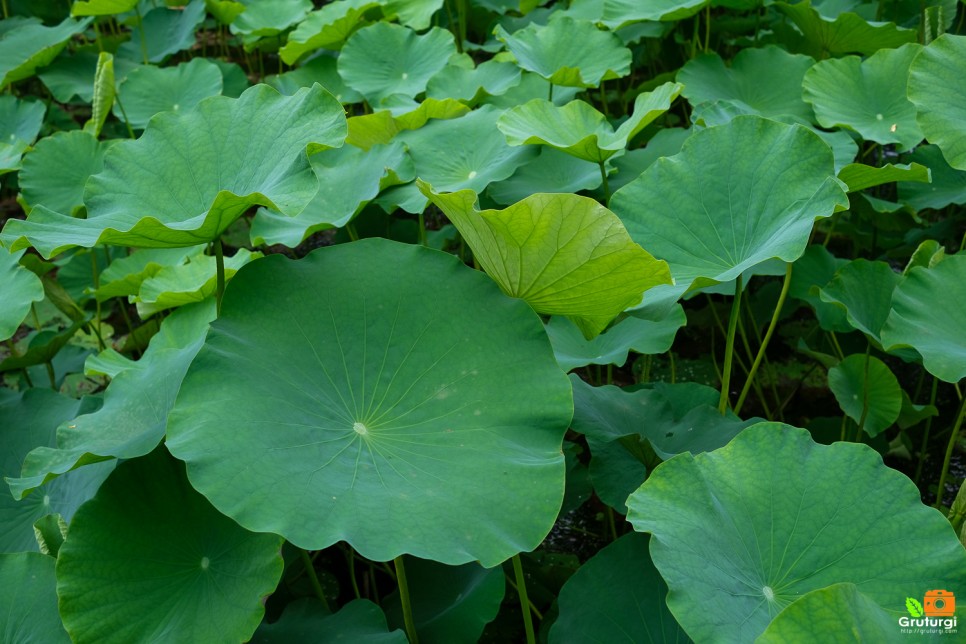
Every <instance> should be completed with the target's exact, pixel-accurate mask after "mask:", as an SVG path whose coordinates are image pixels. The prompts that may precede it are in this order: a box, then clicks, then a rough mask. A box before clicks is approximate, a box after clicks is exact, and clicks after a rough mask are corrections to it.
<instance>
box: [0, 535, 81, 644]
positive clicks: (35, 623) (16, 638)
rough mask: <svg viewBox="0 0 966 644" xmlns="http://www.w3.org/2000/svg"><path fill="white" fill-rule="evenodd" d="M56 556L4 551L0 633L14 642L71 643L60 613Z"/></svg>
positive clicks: (1, 556) (0, 562)
mask: <svg viewBox="0 0 966 644" xmlns="http://www.w3.org/2000/svg"><path fill="white" fill-rule="evenodd" d="M54 563H55V560H54V558H53V557H48V556H47V555H42V554H40V553H38V552H18V553H16V554H9V555H5V554H0V607H3V609H2V610H0V633H3V641H4V642H9V643H10V644H61V643H64V644H67V643H69V642H70V637H68V635H67V631H65V630H64V627H63V626H62V625H61V622H60V615H59V614H58V613H57V591H56V588H57V579H56V577H55V576H54Z"/></svg>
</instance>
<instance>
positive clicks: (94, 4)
mask: <svg viewBox="0 0 966 644" xmlns="http://www.w3.org/2000/svg"><path fill="white" fill-rule="evenodd" d="M137 4H138V0H80V1H78V2H75V3H73V5H71V8H70V14H71V15H72V16H113V15H117V14H119V13H127V12H128V11H132V10H133V9H134V8H135V7H136V6H137Z"/></svg>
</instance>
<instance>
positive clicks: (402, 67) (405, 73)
mask: <svg viewBox="0 0 966 644" xmlns="http://www.w3.org/2000/svg"><path fill="white" fill-rule="evenodd" d="M455 53H456V45H455V44H454V42H453V34H451V33H450V32H448V31H445V30H443V29H440V28H439V27H433V28H432V29H430V30H429V31H428V32H426V33H425V34H417V33H416V32H415V31H413V30H412V29H409V28H408V27H402V26H400V25H394V24H391V23H388V22H378V23H376V24H374V25H370V26H368V27H364V28H362V29H360V30H359V31H357V32H356V33H354V34H353V35H352V37H351V38H349V41H348V42H347V43H346V44H345V46H344V47H343V48H342V53H341V54H340V55H339V63H338V65H339V75H340V76H342V79H343V80H344V81H345V83H346V85H348V86H349V87H351V88H352V89H354V90H356V91H357V92H359V93H360V94H362V95H363V96H365V97H366V100H367V101H369V103H370V104H372V105H378V104H379V102H380V101H381V100H382V99H384V98H387V97H389V96H391V95H393V94H402V95H403V96H408V97H410V98H414V97H415V96H416V95H417V94H419V93H421V92H422V91H423V90H425V89H426V83H428V82H429V79H430V78H432V77H433V76H434V75H435V74H436V72H438V71H439V70H441V69H442V68H443V67H445V66H446V60H447V59H448V58H449V57H450V56H451V55H453V54H455Z"/></svg>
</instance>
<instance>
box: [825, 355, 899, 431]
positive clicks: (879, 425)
mask: <svg viewBox="0 0 966 644" xmlns="http://www.w3.org/2000/svg"><path fill="white" fill-rule="evenodd" d="M828 387H829V389H831V390H832V393H833V394H834V395H835V399H836V400H838V402H839V406H840V407H841V408H842V411H844V412H845V414H846V415H847V416H848V417H849V418H851V419H852V420H854V421H855V422H856V423H858V424H860V426H861V427H862V429H863V430H865V433H867V434H868V435H869V436H873V437H874V436H878V435H879V434H881V433H882V432H883V431H885V430H886V429H888V428H889V427H890V426H892V424H893V423H894V422H896V420H897V419H898V418H899V411H900V410H901V409H902V389H901V388H900V387H899V381H898V380H896V377H895V375H894V374H893V373H892V371H890V370H889V367H887V366H886V365H885V363H884V362H882V361H881V360H879V359H878V358H876V357H874V356H863V355H861V354H858V353H855V354H852V355H850V356H848V357H847V358H845V360H842V361H841V362H839V363H838V364H837V365H835V366H834V367H832V368H831V369H829V370H828Z"/></svg>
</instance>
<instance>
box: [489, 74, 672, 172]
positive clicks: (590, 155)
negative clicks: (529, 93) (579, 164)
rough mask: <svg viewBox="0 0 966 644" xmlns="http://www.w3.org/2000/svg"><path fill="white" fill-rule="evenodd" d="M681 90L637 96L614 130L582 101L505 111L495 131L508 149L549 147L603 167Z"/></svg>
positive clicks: (538, 103) (668, 86)
mask: <svg viewBox="0 0 966 644" xmlns="http://www.w3.org/2000/svg"><path fill="white" fill-rule="evenodd" d="M682 87H683V85H681V84H680V83H665V84H664V85H661V86H660V87H658V88H657V89H656V90H654V91H653V92H645V93H643V94H640V95H638V97H637V99H635V101H634V113H633V115H632V116H631V117H630V118H629V119H627V120H626V121H624V123H622V124H621V126H620V127H619V128H617V130H614V128H613V127H612V126H611V125H610V123H608V122H607V119H606V118H605V117H604V115H603V114H601V113H600V112H598V111H597V110H596V109H594V108H593V107H591V106H590V105H588V104H587V103H585V102H584V101H571V102H570V103H567V104H566V105H564V106H563V107H557V106H556V105H554V104H553V103H551V102H550V101H544V100H541V99H535V100H532V101H530V102H529V103H526V104H524V105H521V106H519V107H515V108H513V109H511V110H507V111H506V112H505V113H504V114H503V115H502V116H501V117H500V120H499V121H497V127H499V128H500V131H501V132H503V134H504V135H505V136H506V138H507V142H508V143H509V144H510V145H526V144H528V143H537V144H541V145H548V146H550V147H553V148H556V149H558V150H561V151H563V152H566V153H567V154H572V155H573V156H575V157H577V158H579V159H585V160H587V161H592V162H594V163H603V162H604V161H606V160H607V159H609V158H610V157H612V156H613V155H614V154H616V153H617V152H619V151H621V150H623V149H624V148H625V147H627V143H628V141H630V139H631V138H632V137H633V136H634V135H635V134H637V133H638V132H640V131H641V130H642V129H644V127H645V126H647V125H648V124H649V123H651V122H652V121H653V120H654V119H656V118H657V117H658V116H660V115H661V114H663V113H664V112H666V111H667V110H668V108H670V107H671V103H672V102H673V101H674V99H675V98H676V97H677V95H678V94H679V93H680V92H681V89H682Z"/></svg>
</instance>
